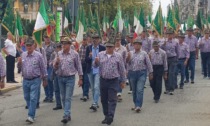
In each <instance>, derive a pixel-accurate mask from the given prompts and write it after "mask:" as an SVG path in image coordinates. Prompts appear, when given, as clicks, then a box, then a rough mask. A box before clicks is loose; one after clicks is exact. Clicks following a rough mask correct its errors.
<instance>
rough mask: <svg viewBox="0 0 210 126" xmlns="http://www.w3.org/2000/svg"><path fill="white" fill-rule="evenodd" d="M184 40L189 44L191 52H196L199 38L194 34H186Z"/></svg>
mask: <svg viewBox="0 0 210 126" xmlns="http://www.w3.org/2000/svg"><path fill="white" fill-rule="evenodd" d="M184 41H185V43H187V44H188V45H189V48H190V52H194V51H196V48H198V39H197V38H196V37H195V36H194V35H192V36H191V37H189V36H188V35H186V36H185V39H184Z"/></svg>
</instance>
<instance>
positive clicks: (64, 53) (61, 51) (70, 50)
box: [61, 49, 72, 54]
mask: <svg viewBox="0 0 210 126" xmlns="http://www.w3.org/2000/svg"><path fill="white" fill-rule="evenodd" d="M71 51H72V49H70V50H69V52H68V54H70V53H71ZM61 52H62V54H65V53H64V51H63V50H62V51H61Z"/></svg>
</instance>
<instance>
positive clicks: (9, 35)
mask: <svg viewBox="0 0 210 126" xmlns="http://www.w3.org/2000/svg"><path fill="white" fill-rule="evenodd" d="M7 38H8V39H9V40H12V33H11V32H8V33H7Z"/></svg>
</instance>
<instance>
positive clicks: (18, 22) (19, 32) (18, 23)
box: [16, 12, 24, 37]
mask: <svg viewBox="0 0 210 126" xmlns="http://www.w3.org/2000/svg"><path fill="white" fill-rule="evenodd" d="M16 14H17V16H16V32H17V36H20V37H22V36H23V35H24V34H23V26H22V22H21V17H20V14H19V13H18V12H16Z"/></svg>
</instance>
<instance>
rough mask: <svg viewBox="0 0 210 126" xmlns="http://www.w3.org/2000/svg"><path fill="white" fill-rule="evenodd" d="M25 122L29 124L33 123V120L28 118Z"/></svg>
mask: <svg viewBox="0 0 210 126" xmlns="http://www.w3.org/2000/svg"><path fill="white" fill-rule="evenodd" d="M26 122H29V123H34V119H32V118H31V117H28V118H27V120H26Z"/></svg>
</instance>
